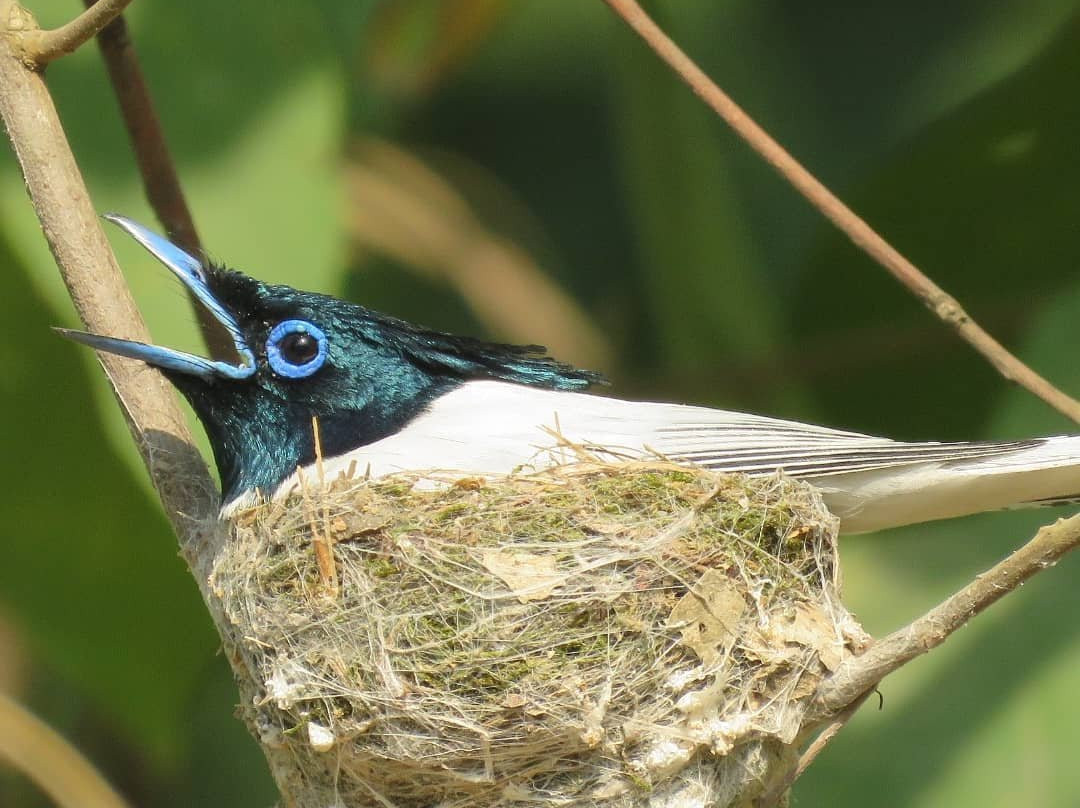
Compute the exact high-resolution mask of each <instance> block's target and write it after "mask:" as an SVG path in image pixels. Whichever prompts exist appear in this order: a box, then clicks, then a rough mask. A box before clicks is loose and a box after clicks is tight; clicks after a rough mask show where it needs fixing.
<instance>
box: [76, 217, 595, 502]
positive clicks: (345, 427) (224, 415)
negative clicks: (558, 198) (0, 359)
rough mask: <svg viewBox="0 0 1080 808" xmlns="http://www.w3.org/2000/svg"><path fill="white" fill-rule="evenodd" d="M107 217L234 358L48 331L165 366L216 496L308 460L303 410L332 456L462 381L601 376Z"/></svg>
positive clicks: (581, 382)
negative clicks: (268, 277) (219, 329)
mask: <svg viewBox="0 0 1080 808" xmlns="http://www.w3.org/2000/svg"><path fill="white" fill-rule="evenodd" d="M106 218H107V219H109V220H110V221H112V222H114V223H115V224H117V225H119V226H120V227H121V228H123V229H124V230H125V231H126V232H127V233H129V234H130V235H131V236H133V237H134V238H135V239H136V240H137V241H138V242H139V243H140V244H142V245H143V246H144V247H145V248H146V249H147V250H149V251H150V252H151V253H152V254H153V255H154V256H155V257H156V258H157V259H158V260H160V261H161V262H162V263H163V264H164V265H165V266H166V267H167V268H168V269H169V270H170V271H172V273H173V274H174V275H176V277H178V278H179V279H180V280H181V282H183V284H184V285H185V286H186V287H187V288H188V289H189V290H190V292H191V293H192V295H193V296H194V297H195V298H196V299H197V300H198V301H199V303H200V304H201V305H203V306H205V307H206V309H207V310H208V311H209V312H210V313H211V314H212V315H213V316H214V318H215V319H216V320H217V321H218V322H220V323H221V325H222V326H223V327H224V328H225V330H226V331H228V333H229V335H230V336H231V337H232V340H233V345H234V347H235V349H236V354H237V357H238V360H239V361H238V362H236V363H235V364H233V363H230V362H225V361H220V360H211V359H206V358H203V357H200V356H196V355H194V354H189V353H184V352H182V351H177V350H173V349H171V348H163V347H160V346H157V345H148V344H146V343H142V342H135V341H131V340H122V339H117V338H114V337H107V336H99V335H96V334H87V333H84V332H81V331H71V330H68V329H58V331H60V333H62V334H63V335H64V336H66V337H69V338H70V339H73V340H75V341H77V342H81V343H83V344H85V345H89V346H90V347H92V348H96V349H97V350H100V351H106V352H109V353H113V354H118V355H120V356H125V357H129V358H131V359H137V360H140V361H142V362H146V363H147V364H149V365H152V366H154V367H156V368H158V369H159V370H160V371H161V372H162V373H164V374H165V376H166V377H167V378H168V379H169V380H170V381H171V382H172V383H173V384H174V385H175V386H176V387H177V388H178V389H179V390H180V392H181V393H183V395H184V396H185V397H186V398H187V400H188V401H189V402H190V403H191V406H192V408H193V409H194V410H195V413H196V415H197V416H198V417H199V420H200V421H201V422H202V424H203V426H204V428H205V429H206V432H207V435H208V437H209V439H210V444H211V447H212V449H213V452H214V458H215V460H216V462H217V466H218V471H219V473H220V476H221V484H222V494H223V500H224V501H225V502H229V501H231V500H233V499H235V498H236V497H237V496H240V495H241V494H244V493H246V492H249V491H251V490H253V489H256V488H258V489H260V490H261V491H263V492H264V493H269V492H271V491H272V490H273V489H274V488H276V486H277V485H278V484H279V483H280V482H282V481H283V480H284V479H286V478H287V477H288V476H289V475H291V474H292V473H293V472H294V471H295V470H296V468H297V467H298V466H304V465H307V464H308V463H311V462H313V461H314V459H315V441H314V438H315V436H314V432H313V427H312V419H313V418H315V419H317V423H318V430H319V437H320V439H321V448H322V452H323V454H324V455H325V456H326V457H333V456H335V455H339V454H344V453H345V452H348V451H351V450H352V449H356V448H359V447H361V446H364V445H367V444H369V443H372V442H374V441H376V440H379V439H381V438H384V437H387V436H388V435H391V434H394V433H395V432H396V431H397V430H399V429H401V428H403V427H404V426H405V425H406V424H408V422H409V421H410V420H412V419H413V418H415V417H416V416H418V415H420V414H421V413H422V412H423V411H424V410H425V408H426V407H427V406H428V405H429V404H430V403H431V402H432V401H433V400H434V399H436V398H438V397H439V396H441V395H443V394H445V393H447V392H449V391H450V390H452V389H454V388H455V387H457V386H459V385H461V384H463V383H465V382H467V381H469V380H472V379H485V378H486V379H499V380H503V381H509V382H515V383H518V384H525V385H532V386H536V387H541V388H547V389H555V390H580V389H584V388H586V387H588V386H589V385H590V384H592V383H595V382H598V381H601V377H600V376H599V375H597V374H595V373H592V372H589V371H583V370H577V369H575V368H573V367H570V366H569V365H564V364H562V363H560V362H556V361H555V360H553V359H550V358H548V357H546V356H544V355H543V349H542V348H540V347H539V346H535V345H526V346H514V345H500V344H495V343H488V342H482V341H480V340H475V339H470V338H466V337H456V336H452V335H449V334H443V333H439V332H436V331H429V330H426V329H423V328H419V327H417V326H414V325H411V324H410V323H407V322H405V321H403V320H398V319H396V318H393V317H388V316H386V315H383V314H379V313H377V312H374V311H371V310H369V309H366V308H364V307H362V306H358V305H355V304H353V303H349V302H346V301H344V300H339V299H337V298H334V297H329V296H326V295H320V294H315V293H312V292H303V291H300V290H297V289H293V288H292V287H289V286H278V285H271V284H266V283H263V282H261V281H258V280H256V279H255V278H252V277H249V276H248V275H245V274H243V273H241V272H236V271H234V270H229V269H225V268H223V267H219V266H215V265H213V264H211V263H209V262H206V261H202V260H199V259H197V258H194V257H193V256H191V255H188V254H187V253H186V252H184V251H183V250H181V249H180V248H178V247H176V246H175V245H174V244H172V243H170V242H169V241H167V240H166V239H164V238H162V237H161V236H159V235H157V234H156V233H153V232H151V231H149V230H147V229H146V228H144V227H142V226H141V225H139V224H136V223H135V222H133V221H131V220H130V219H126V218H124V217H121V216H115V215H110V216H107V217H106ZM477 428H478V430H482V428H483V426H482V425H480V424H478V425H477Z"/></svg>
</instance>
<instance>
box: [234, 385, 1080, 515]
mask: <svg viewBox="0 0 1080 808" xmlns="http://www.w3.org/2000/svg"><path fill="white" fill-rule="evenodd" d="M567 444H571V445H576V446H581V447H584V448H586V449H588V450H589V451H590V452H592V453H596V454H599V455H601V456H606V457H610V458H617V457H632V458H638V457H643V456H648V455H650V454H651V455H654V456H655V455H662V456H664V457H667V458H670V459H672V460H676V461H681V462H692V463H697V464H700V465H703V466H706V467H708V468H711V469H715V470H718V471H732V472H735V471H737V472H746V473H750V474H768V473H772V472H774V471H776V470H779V469H782V470H783V471H784V472H785V473H787V474H790V475H791V476H793V477H799V478H803V479H807V480H808V481H810V482H812V483H813V484H814V485H816V486H817V487H819V488H820V489H821V491H822V493H823V495H824V497H825V501H826V504H827V505H828V506H829V507H830V509H832V510H833V512H834V513H835V514H836V515H837V516H839V517H840V519H841V526H842V529H843V530H844V532H859V531H866V530H876V529H878V528H883V527H891V526H894V525H901V524H907V523H911V522H920V521H927V520H930V519H940V518H945V517H948V516H958V515H961V514H965V513H974V512H977V511H982V510H990V509H994V508H1001V507H1007V506H1010V505H1016V504H1021V503H1026V502H1034V501H1040V500H1051V499H1055V500H1056V499H1070V498H1072V497H1075V496H1076V495H1078V494H1080V437H1060V438H1039V439H1035V440H1025V441H1012V442H1002V443H900V442H897V441H892V440H888V439H886V438H876V437H872V436H869V435H861V434H859V433H855V432H843V431H839V430H835V429H828V428H825V427H820V426H813V425H810V424H801V423H797V422H793V421H781V420H776V419H772V418H764V417H761V416H756V415H747V414H744V413H738V412H729V411H726V410H714V409H709V408H706V407H690V406H684V405H679V404H660V403H651V402H632V401H623V400H620V399H613V398H605V397H603V396H594V395H589V394H585V393H563V392H555V391H546V390H537V389H535V388H528V387H523V386H520V385H514V384H508V383H505V382H495V381H480V382H469V383H467V384H465V385H463V386H462V387H460V388H458V389H456V390H454V391H452V392H450V393H448V394H446V395H445V396H443V397H441V398H439V399H438V400H436V401H435V402H434V403H433V404H432V405H431V407H430V408H429V410H428V411H427V412H426V413H425V414H423V415H421V416H420V417H419V418H416V419H415V420H414V421H412V422H411V423H410V424H409V425H408V426H407V427H406V428H405V429H403V430H402V431H401V432H399V433H398V434H396V435H393V436H391V437H388V438H384V439H383V440H380V441H377V442H375V443H372V444H370V445H368V446H365V447H362V448H360V449H357V450H355V451H352V452H350V453H348V454H346V455H342V456H340V457H337V458H332V459H330V460H328V461H326V462H325V464H324V474H325V475H326V476H327V478H328V479H332V478H333V477H334V476H336V475H337V474H339V473H343V472H347V471H348V472H352V473H356V474H365V473H368V474H371V475H374V476H380V475H383V474H388V473H392V472H395V471H408V470H425V471H427V470H432V471H446V472H449V473H452V474H477V475H498V474H507V473H510V472H512V471H514V470H516V469H520V468H525V469H528V468H542V467H545V466H549V465H552V464H554V463H560V462H569V461H572V460H573V459H574V458H575V452H574V450H573V449H572V448H569V447H568V445H567ZM312 473H313V471H312V470H310V469H309V470H307V471H306V476H307V478H308V479H312ZM296 482H297V480H296V478H295V477H294V478H290V480H287V481H286V482H285V483H283V484H282V486H281V487H280V488H279V489H278V491H277V492H276V495H282V494H284V493H286V492H288V491H290V490H292V489H293V488H294V487H295V485H296ZM230 504H231V505H234V506H235V504H236V503H230Z"/></svg>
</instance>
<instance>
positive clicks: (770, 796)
mask: <svg viewBox="0 0 1080 808" xmlns="http://www.w3.org/2000/svg"><path fill="white" fill-rule="evenodd" d="M873 692H874V688H870V689H869V690H867V691H866V692H865V693H863V694H862V695H861V696H859V698H857V699H855V701H853V702H851V704H849V705H848V706H847V707H846V708H844V710H843V711H842V712H840V713H838V714H837V715H836V716H835V717H834V718H833V719H832V720H831V721H830V722H829V723H828V724H827V725H826V726H825V728H824V729H822V730H821V732H819V733H818V735H817V737H816V738H814V740H813V741H812V742H811V743H810V745H809V746H808V747H806V750H805V751H804V752H803V753H802V754H801V755H800V756H799V762H798V763H797V764H796V765H795V767H794V768H793V769H792V770H791V771H789V772H788V773H787V775H786V776H785V777H784V778H783V779H782V780H780V782H778V783H776V784H775V785H774V786H773V787H772V788H770V789H769V790H768V791H766V792H765V793H764V794H763V795H762V796H760V797H758V799H757V801H756V802H755V803H754V808H773V806H775V805H779V804H780V801H781V800H782V799H783V798H784V795H785V794H787V792H788V790H789V789H790V788H791V787H792V786H793V785H795V781H796V780H798V779H799V778H800V777H802V776H803V774H804V773H805V772H806V770H807V769H809V768H810V764H811V763H813V762H814V761H815V760H817V756H818V755H820V754H821V752H822V750H824V749H825V747H826V746H828V745H829V742H830V741H831V740H832V739H833V738H835V737H836V735H837V733H838V732H840V730H842V729H843V728H844V727H845V726H847V723H848V722H849V721H850V720H851V719H852V718H854V717H855V713H857V712H858V711H859V708H860V707H862V706H863V703H864V702H865V701H866V700H867V699H868V698H869V697H870V694H871V693H873Z"/></svg>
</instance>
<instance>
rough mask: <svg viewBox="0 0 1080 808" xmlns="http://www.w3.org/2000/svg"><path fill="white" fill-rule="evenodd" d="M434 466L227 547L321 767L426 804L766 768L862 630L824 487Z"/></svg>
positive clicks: (651, 786) (279, 720) (238, 588)
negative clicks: (429, 474)
mask: <svg viewBox="0 0 1080 808" xmlns="http://www.w3.org/2000/svg"><path fill="white" fill-rule="evenodd" d="M418 479H419V477H418V476H417V475H412V476H407V477H406V476H397V477H393V478H388V479H383V480H377V481H370V482H352V481H343V482H339V483H336V484H335V485H333V486H331V487H330V488H329V489H327V490H325V491H319V492H306V493H305V494H304V502H303V503H300V502H293V503H285V504H284V505H281V504H271V505H266V506H262V507H259V508H255V509H252V510H251V511H248V512H245V513H243V514H241V515H240V516H239V517H238V519H237V520H236V523H235V524H234V537H233V541H232V542H230V544H229V545H228V547H227V549H226V551H225V552H224V553H223V555H222V557H221V558H219V559H218V562H217V564H216V565H215V571H214V585H215V590H216V591H217V592H218V594H219V595H220V597H221V599H222V601H223V604H224V606H225V610H226V613H227V614H228V615H229V616H230V618H231V619H232V620H233V621H234V622H235V623H236V624H237V625H238V626H239V627H240V628H241V633H242V635H243V636H245V637H246V638H248V642H249V646H248V647H247V648H245V649H244V651H245V653H246V654H248V655H249V658H250V664H251V666H252V667H253V668H254V669H255V670H256V671H257V672H258V676H259V678H260V679H261V681H263V683H264V687H265V692H266V698H265V700H264V703H263V704H261V705H260V706H259V708H258V711H259V715H258V716H257V718H256V723H257V724H258V725H260V726H268V725H269V726H278V727H280V728H282V730H285V731H286V734H285V735H283V736H282V737H283V742H284V743H287V744H289V745H290V746H292V747H294V751H295V754H296V755H297V756H298V758H299V759H302V760H304V761H306V763H307V765H308V766H309V767H310V771H305V775H306V777H307V779H308V780H309V781H310V783H311V784H312V785H311V788H313V789H317V788H318V787H319V783H320V777H322V778H323V780H324V781H325V782H324V784H325V787H326V789H327V790H326V794H327V795H330V794H338V795H341V798H342V801H343V804H344V805H347V806H352V805H379V804H386V803H384V802H381V800H385V801H388V802H389V803H390V804H393V805H396V806H403V807H404V806H415V807H416V808H420V806H429V805H435V804H438V805H440V806H447V808H449V806H479V807H481V808H482V806H489V805H491V806H493V805H495V804H498V803H500V800H505V799H507V795H511V796H513V797H514V798H515V799H526V798H528V799H550V800H552V801H562V802H561V803H560V804H569V805H620V806H637V805H655V806H660V805H668V804H674V803H673V802H670V801H671V800H678V799H682V800H684V804H686V805H693V804H697V803H695V802H694V801H693V800H691V801H690V802H686V801H685V800H686V799H687V793H688V792H687V789H691V790H692V789H694V788H697V789H701V788H706V786H707V788H706V791H707V792H708V795H709V796H708V798H707V801H703V802H700V804H701V805H724V804H734V803H733V800H736V799H738V800H742V799H747V798H749V797H748V796H747V795H750V796H752V795H753V793H756V792H757V791H759V790H760V788H761V787H762V786H763V785H764V784H765V783H766V781H767V780H768V778H769V776H770V771H771V769H770V766H769V761H775V759H776V758H777V755H781V756H782V755H783V746H784V744H786V743H790V742H791V741H792V740H793V739H794V737H795V734H796V733H797V731H798V729H799V726H800V717H801V706H803V705H804V704H805V702H806V700H807V698H808V697H809V695H810V694H811V693H812V692H813V688H814V686H815V684H816V682H817V681H818V680H819V679H820V677H821V676H822V675H823V674H824V672H825V671H826V670H827V668H828V667H829V666H831V665H834V664H835V663H836V661H837V660H838V659H839V658H840V656H841V655H842V654H843V653H844V652H845V642H846V636H847V634H846V631H847V627H848V626H849V618H848V616H847V615H846V613H845V612H844V611H843V609H842V607H841V606H840V605H839V602H838V599H837V594H836V591H835V577H836V566H835V565H836V558H835V545H834V539H835V520H833V519H832V517H830V516H829V515H828V514H827V512H825V511H824V509H823V507H822V506H821V503H820V501H819V499H818V498H817V496H816V495H815V494H814V493H813V491H812V490H811V489H809V488H808V487H806V486H804V485H801V484H797V483H794V482H791V481H788V480H784V479H781V478H775V477H774V478H767V479H761V478H758V479H748V478H742V477H728V476H720V475H714V474H710V473H708V472H704V471H698V470H692V469H686V468H684V467H678V466H671V465H666V464H661V463H631V464H625V465H615V466H611V465H597V464H581V465H575V466H567V467H562V468H559V469H555V470H553V471H551V472H547V473H544V474H539V475H533V476H520V477H510V478H506V479H502V480H495V481H486V482H483V483H481V482H479V481H476V480H466V481H461V482H459V483H458V484H452V485H443V486H441V487H436V488H434V489H432V488H430V487H424V486H416V485H414V483H415V482H416V481H417V480H418ZM301 505H303V507H301ZM315 536H320V537H323V538H327V537H328V538H329V539H331V540H332V542H333V553H334V557H335V562H336V567H337V574H338V579H337V580H336V581H335V582H333V586H326V585H325V582H323V581H321V580H320V572H319V568H318V566H317V563H316V560H315V554H314V552H313V550H312V546H311V544H312V539H313V537H315ZM297 727H307V728H308V729H309V730H310V731H309V732H296V731H293V730H294V729H295V728H297ZM327 738H329V739H330V740H329V741H328V740H327ZM330 748H333V753H332V754H326V752H327V751H328V750H329V749H330ZM778 750H779V751H778ZM320 772H321V775H320V774H319V773H320ZM703 784H704V785H703ZM725 789H726V791H725ZM724 794H728V796H729V797H730V799H727V797H724V796H723V795H724ZM376 795H377V796H376ZM702 799H705V797H703V798H702ZM725 799H727V802H725V801H723V800H725ZM324 804H330V802H329V801H328V802H326V803H324Z"/></svg>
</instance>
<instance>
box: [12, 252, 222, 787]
mask: <svg viewBox="0 0 1080 808" xmlns="http://www.w3.org/2000/svg"><path fill="white" fill-rule="evenodd" d="M0 265H3V266H4V278H5V294H4V295H0V312H2V316H3V320H4V322H5V323H6V324H7V327H8V328H10V329H11V333H13V334H18V335H19V339H18V341H17V342H12V341H5V342H4V345H3V347H0V362H3V366H4V368H5V373H4V376H3V381H2V382H0V409H2V411H3V412H4V413H5V414H6V417H7V418H9V419H10V424H11V425H12V428H9V429H6V430H4V431H3V432H2V437H0V441H2V443H0V454H2V456H3V457H6V458H8V459H9V461H11V462H9V463H7V464H5V466H4V467H3V469H0V476H2V478H3V479H2V481H0V485H2V487H3V490H4V492H5V521H4V526H3V527H2V528H0V545H2V546H3V548H4V552H5V558H4V563H3V565H0V599H2V601H3V603H4V605H5V610H6V611H8V613H10V614H11V615H12V616H13V618H14V619H16V620H17V621H18V623H19V624H20V625H21V626H22V627H23V629H24V633H25V636H26V638H27V641H28V644H29V645H30V647H31V649H32V651H33V652H34V654H35V655H36V656H37V657H39V658H40V659H41V660H43V661H44V662H45V663H47V664H48V665H50V666H52V667H54V668H55V669H56V670H57V671H58V672H60V673H61V674H62V675H63V677H64V678H65V679H66V681H67V682H68V686H69V687H71V688H72V689H74V690H75V691H76V692H82V693H85V694H87V695H89V696H90V697H91V698H92V699H93V700H94V701H95V702H96V703H97V704H98V706H99V709H100V710H101V711H102V712H103V713H106V714H107V715H108V716H109V717H110V720H111V721H112V722H114V724H115V726H116V728H117V730H119V731H121V732H123V733H125V734H127V735H128V737H129V738H130V739H131V740H132V742H133V743H134V744H135V745H136V746H138V747H139V748H140V749H141V750H143V753H144V754H145V755H146V757H147V758H148V760H149V761H151V762H153V763H154V764H155V765H157V766H159V767H162V766H163V767H169V766H175V765H176V764H177V763H178V762H179V759H180V758H181V756H182V753H183V748H184V738H183V735H184V733H183V729H182V727H183V724H184V720H183V718H184V711H185V700H186V698H187V693H188V691H189V689H190V688H191V687H192V685H193V682H194V681H195V679H196V678H197V677H198V676H200V675H201V671H202V668H203V667H204V665H205V660H206V658H207V655H208V654H209V653H211V652H212V651H213V649H214V647H215V644H216V638H215V636H214V634H213V632H212V631H211V629H210V625H209V621H208V620H207V619H206V617H205V615H204V613H203V610H202V607H201V603H200V601H199V597H198V593H197V591H196V588H195V586H194V584H193V582H192V581H191V579H190V577H189V576H188V574H187V571H186V569H185V567H184V564H183V563H182V562H181V561H180V559H179V558H177V555H176V540H175V538H174V537H173V536H172V533H171V531H170V530H169V528H168V525H167V523H166V522H165V520H164V518H163V517H162V515H161V513H160V511H159V508H158V505H157V503H156V502H154V501H151V500H149V499H148V498H147V497H146V496H145V495H144V494H143V490H142V488H141V486H140V485H138V484H137V483H136V482H135V480H134V479H133V478H132V477H131V474H130V473H129V471H128V469H127V468H126V467H125V466H124V464H123V463H121V462H120V461H119V460H118V458H117V455H116V453H115V452H114V451H113V450H112V449H111V448H110V446H109V445H108V443H106V442H105V441H104V440H103V439H102V435H101V432H100V429H99V421H100V413H99V411H98V410H97V408H96V407H95V406H93V403H92V396H91V394H90V387H91V384H90V380H89V377H88V374H87V371H86V367H85V360H86V359H87V358H88V357H86V356H85V354H80V353H79V352H78V351H77V350H73V348H74V346H72V345H69V344H67V343H66V342H65V341H63V340H61V339H59V338H58V337H56V335H54V334H53V333H52V332H51V331H50V330H49V326H50V325H51V324H52V323H54V322H56V319H57V318H56V317H55V315H53V314H52V313H51V312H50V311H49V310H48V309H47V308H46V307H45V306H44V305H43V304H42V303H41V301H40V298H39V297H38V295H37V294H36V293H35V292H34V290H33V289H32V288H31V286H30V284H29V283H28V281H27V279H26V276H25V274H24V271H23V269H22V267H20V266H19V265H18V264H16V263H15V262H14V261H13V259H12V257H11V253H10V251H9V250H8V249H7V247H6V245H0ZM98 383H99V384H100V381H99V382H98Z"/></svg>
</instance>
